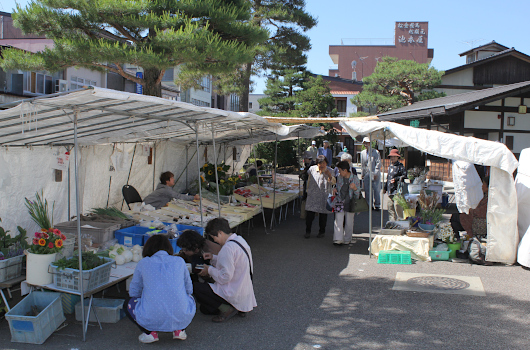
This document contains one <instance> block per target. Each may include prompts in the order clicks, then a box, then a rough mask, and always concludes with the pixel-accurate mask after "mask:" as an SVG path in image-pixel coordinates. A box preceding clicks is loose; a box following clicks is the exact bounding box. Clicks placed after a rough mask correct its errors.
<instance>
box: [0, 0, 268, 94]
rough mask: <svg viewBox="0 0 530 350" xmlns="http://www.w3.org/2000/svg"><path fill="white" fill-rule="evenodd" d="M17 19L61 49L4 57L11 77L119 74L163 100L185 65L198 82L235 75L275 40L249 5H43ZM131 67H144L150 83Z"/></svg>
mask: <svg viewBox="0 0 530 350" xmlns="http://www.w3.org/2000/svg"><path fill="white" fill-rule="evenodd" d="M13 19H14V23H15V25H16V26H17V27H19V28H21V29H22V30H23V32H24V33H31V34H37V35H46V37H47V38H50V39H53V40H54V47H53V48H48V49H46V50H44V51H42V52H39V53H37V54H30V53H26V54H21V53H20V51H18V50H14V49H7V50H4V51H3V56H4V57H3V60H1V61H0V66H1V67H2V68H3V69H4V70H6V69H24V70H47V71H50V72H55V71H58V70H61V69H65V68H67V67H72V66H77V67H85V68H89V69H94V70H100V71H111V72H114V73H117V74H119V75H121V76H123V77H125V78H126V79H129V80H131V81H133V82H136V83H138V84H141V85H143V87H144V89H143V90H144V94H146V95H154V96H161V80H162V77H163V75H164V72H165V70H166V69H168V68H171V67H176V66H179V69H180V70H181V71H182V73H183V74H184V75H186V74H193V75H194V76H201V75H204V74H221V73H223V72H226V71H233V70H234V69H236V67H239V66H241V65H242V64H243V63H245V62H249V61H251V60H252V59H253V57H255V55H256V45H257V44H258V43H261V42H264V41H265V40H266V39H267V31H266V30H264V29H263V28H260V27H259V26H257V25H255V24H254V23H252V22H251V21H250V3H249V1H248V0H200V1H199V0H153V1H146V0H90V1H86V0H35V1H34V2H31V3H30V4H29V6H28V7H26V8H21V7H20V6H19V5H17V9H16V11H15V13H14V14H13ZM124 64H132V65H136V66H139V67H142V68H143V70H144V76H143V78H137V77H136V76H134V75H131V74H130V73H128V72H127V71H125V70H124V69H123V68H122V66H123V65H124Z"/></svg>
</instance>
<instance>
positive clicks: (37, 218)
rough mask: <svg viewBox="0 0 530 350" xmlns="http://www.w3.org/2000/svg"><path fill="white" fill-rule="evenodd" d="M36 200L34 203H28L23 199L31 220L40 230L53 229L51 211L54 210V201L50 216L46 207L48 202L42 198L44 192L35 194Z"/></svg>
mask: <svg viewBox="0 0 530 350" xmlns="http://www.w3.org/2000/svg"><path fill="white" fill-rule="evenodd" d="M35 197H36V198H37V199H36V200H35V201H30V200H29V199H27V198H24V199H25V205H26V208H27V209H28V212H29V215H30V216H31V219H32V220H33V221H34V222H35V223H36V224H37V225H39V227H40V228H42V229H45V230H47V229H49V228H52V227H53V211H54V210H55V201H54V202H53V205H52V212H51V215H50V209H49V207H48V200H47V199H45V198H44V191H43V190H41V192H40V194H39V192H36V193H35Z"/></svg>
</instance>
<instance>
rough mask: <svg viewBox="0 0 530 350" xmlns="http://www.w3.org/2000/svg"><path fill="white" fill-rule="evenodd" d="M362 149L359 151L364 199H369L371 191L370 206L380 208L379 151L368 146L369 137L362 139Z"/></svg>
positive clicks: (377, 209)
mask: <svg viewBox="0 0 530 350" xmlns="http://www.w3.org/2000/svg"><path fill="white" fill-rule="evenodd" d="M363 145H364V148H365V149H364V150H363V151H362V152H361V167H362V173H361V174H362V179H363V188H364V193H365V195H364V196H365V197H366V200H367V201H369V198H370V190H371V191H372V203H371V204H372V207H373V208H374V209H375V210H376V211H379V210H381V194H380V193H381V187H380V186H381V157H380V156H379V151H378V150H376V149H374V148H372V147H370V138H368V137H365V138H364V139H363ZM370 158H371V162H372V188H370Z"/></svg>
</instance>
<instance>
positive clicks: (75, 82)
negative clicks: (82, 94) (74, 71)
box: [70, 76, 97, 90]
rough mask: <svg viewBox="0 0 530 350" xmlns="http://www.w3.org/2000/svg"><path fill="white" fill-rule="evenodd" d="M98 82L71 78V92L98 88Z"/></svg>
mask: <svg viewBox="0 0 530 350" xmlns="http://www.w3.org/2000/svg"><path fill="white" fill-rule="evenodd" d="M96 84H97V82H96V81H94V80H88V79H86V80H85V79H83V78H79V77H76V76H71V77H70V90H77V89H82V88H83V87H84V86H87V85H88V86H96Z"/></svg>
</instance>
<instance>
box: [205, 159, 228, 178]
mask: <svg viewBox="0 0 530 350" xmlns="http://www.w3.org/2000/svg"><path fill="white" fill-rule="evenodd" d="M229 169H230V165H226V164H225V163H224V162H222V163H221V164H217V177H218V179H219V180H221V179H224V178H225V177H226V172H227V171H228V170H229ZM201 171H202V172H203V173H204V179H205V180H206V181H207V182H216V180H215V165H213V164H212V163H205V164H204V165H203V166H202V168H201Z"/></svg>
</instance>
